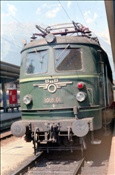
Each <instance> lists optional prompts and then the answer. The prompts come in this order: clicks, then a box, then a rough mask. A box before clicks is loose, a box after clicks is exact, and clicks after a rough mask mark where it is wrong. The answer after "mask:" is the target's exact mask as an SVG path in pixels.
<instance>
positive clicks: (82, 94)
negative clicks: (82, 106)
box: [76, 92, 86, 102]
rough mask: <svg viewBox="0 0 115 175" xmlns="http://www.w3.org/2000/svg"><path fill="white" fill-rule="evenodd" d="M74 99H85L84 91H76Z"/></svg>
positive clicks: (80, 100)
mask: <svg viewBox="0 0 115 175" xmlns="http://www.w3.org/2000/svg"><path fill="white" fill-rule="evenodd" d="M76 99H77V101H79V102H82V101H84V100H85V99H86V93H84V92H78V93H77V94H76Z"/></svg>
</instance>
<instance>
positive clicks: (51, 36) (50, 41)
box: [45, 33, 55, 43]
mask: <svg viewBox="0 0 115 175" xmlns="http://www.w3.org/2000/svg"><path fill="white" fill-rule="evenodd" d="M45 39H46V41H47V42H48V43H52V42H54V41H55V36H54V35H53V34H52V33H49V34H47V35H46V36H45Z"/></svg>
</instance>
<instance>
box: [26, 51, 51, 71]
mask: <svg viewBox="0 0 115 175" xmlns="http://www.w3.org/2000/svg"><path fill="white" fill-rule="evenodd" d="M47 64H48V51H47V50H42V51H37V50H36V51H33V52H29V53H28V54H27V57H26V74H35V73H44V72H47Z"/></svg>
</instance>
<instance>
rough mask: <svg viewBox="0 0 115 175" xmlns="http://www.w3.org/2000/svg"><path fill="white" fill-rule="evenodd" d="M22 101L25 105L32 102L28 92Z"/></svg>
mask: <svg viewBox="0 0 115 175" xmlns="http://www.w3.org/2000/svg"><path fill="white" fill-rule="evenodd" d="M23 102H24V103H25V104H26V105H29V104H30V103H31V102H32V96H31V95H30V94H27V95H25V96H24V98H23Z"/></svg>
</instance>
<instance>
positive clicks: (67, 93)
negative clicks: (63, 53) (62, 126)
mask: <svg viewBox="0 0 115 175" xmlns="http://www.w3.org/2000/svg"><path fill="white" fill-rule="evenodd" d="M68 40H69V39H68ZM66 41H67V40H65V41H63V42H62V41H61V42H60V43H58V42H57V43H54V44H49V45H48V44H47V43H43V44H42V45H39V42H38V43H37V42H36V44H35V45H34V44H33V45H32V46H31V44H30V46H26V47H25V48H24V49H23V51H22V63H21V72H20V91H21V108H22V118H23V119H24V120H25V119H26V120H38V121H39V120H46V119H47V120H58V119H66V118H75V115H74V111H73V108H74V107H77V109H78V114H77V116H78V118H79V119H82V118H89V117H93V118H94V129H99V128H101V127H102V110H103V109H104V108H105V106H104V93H103V91H104V89H103V88H104V87H103V86H99V83H100V82H99V81H100V77H101V76H100V75H101V74H100V65H99V59H100V54H99V53H98V50H102V49H101V47H100V46H99V45H98V44H95V43H91V42H90V41H88V43H87V42H86V41H85V42H84V41H81V42H78V41H77V40H76V41H74V42H73V40H70V46H71V47H73V48H81V50H82V64H83V67H82V70H81V71H61V72H59V71H56V70H55V66H54V65H55V61H54V47H55V46H57V47H59V48H60V47H61V48H65V46H66V45H67V44H66ZM34 48H36V49H39V50H40V49H48V50H49V52H48V67H47V72H45V73H44V74H33V75H27V74H25V62H26V59H25V57H26V54H27V52H30V51H32V50H33V49H34ZM102 53H103V54H105V53H104V51H102ZM105 57H106V56H105ZM55 79H58V82H59V83H64V82H69V83H68V84H66V85H65V86H62V87H61V88H59V89H58V88H57V89H56V91H55V92H54V93H51V92H49V91H48V89H43V87H38V86H34V84H45V80H49V81H50V80H51V81H54V80H55ZM81 81H82V82H84V84H85V87H84V88H83V89H82V91H83V92H85V93H86V94H87V97H86V100H85V101H84V102H78V101H77V100H76V94H77V93H78V91H80V90H79V89H78V88H77V83H78V82H81ZM26 94H31V95H32V103H31V104H30V105H25V104H24V103H23V97H24V96H25V95H26ZM49 98H50V102H46V103H45V101H47V100H49ZM56 98H58V99H59V101H58V102H57V101H56Z"/></svg>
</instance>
